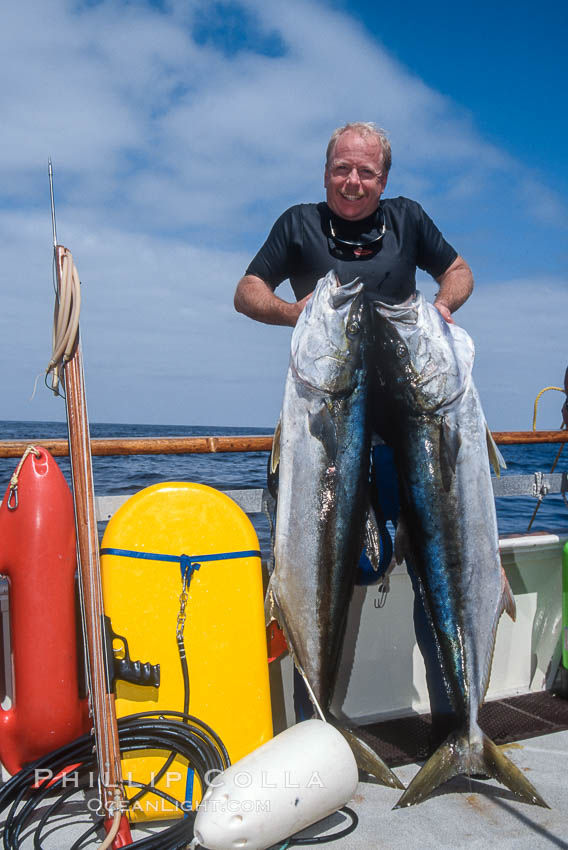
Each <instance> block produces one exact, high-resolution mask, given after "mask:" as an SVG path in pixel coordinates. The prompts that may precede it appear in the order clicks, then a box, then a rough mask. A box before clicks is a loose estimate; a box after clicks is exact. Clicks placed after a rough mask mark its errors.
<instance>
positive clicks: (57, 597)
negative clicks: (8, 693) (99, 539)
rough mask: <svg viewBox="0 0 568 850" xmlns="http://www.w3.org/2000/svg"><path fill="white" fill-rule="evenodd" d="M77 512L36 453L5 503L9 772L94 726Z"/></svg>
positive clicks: (0, 555) (4, 716) (0, 548)
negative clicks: (81, 620)
mask: <svg viewBox="0 0 568 850" xmlns="http://www.w3.org/2000/svg"><path fill="white" fill-rule="evenodd" d="M76 558H77V556H76V546H75V517H74V511H73V498H72V496H71V491H70V489H69V486H68V484H67V482H66V481H65V478H64V477H63V474H62V472H61V470H60V469H59V467H58V466H57V464H56V462H55V461H54V459H53V458H52V456H51V455H50V454H49V452H48V451H47V450H46V449H42V448H38V449H32V450H30V452H29V454H27V456H24V459H23V461H22V462H21V464H20V467H19V468H18V470H17V484H14V483H12V484H10V486H9V487H8V489H7V490H6V494H5V496H4V500H3V502H2V505H1V507H0V573H2V574H3V575H5V576H7V577H8V578H9V581H10V632H11V646H12V661H13V704H12V707H11V708H9V709H7V710H3V709H0V761H1V762H2V764H4V766H5V767H6V769H7V770H8V771H9V772H10V773H16V772H17V771H18V770H19V769H20V768H21V767H22V765H23V764H25V763H26V762H30V761H32V760H33V759H36V758H39V757H40V756H43V755H46V754H47V753H49V752H51V751H52V750H55V749H57V748H58V747H61V746H63V745H64V744H67V743H69V742H70V741H72V740H73V739H74V738H76V737H78V736H79V735H82V734H84V733H85V732H87V731H88V730H89V728H90V723H89V717H88V707H87V701H86V699H80V697H79V680H78V650H77V618H76V604H75V571H76Z"/></svg>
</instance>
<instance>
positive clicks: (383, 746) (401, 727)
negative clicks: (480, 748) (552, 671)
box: [359, 691, 568, 767]
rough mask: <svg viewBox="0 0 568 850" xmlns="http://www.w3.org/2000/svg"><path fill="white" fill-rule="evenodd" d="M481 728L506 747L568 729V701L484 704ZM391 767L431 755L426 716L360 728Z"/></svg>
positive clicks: (545, 698) (520, 699) (531, 698)
mask: <svg viewBox="0 0 568 850" xmlns="http://www.w3.org/2000/svg"><path fill="white" fill-rule="evenodd" d="M479 722H480V726H481V728H482V729H483V731H484V732H485V734H486V735H488V736H489V737H490V738H491V740H492V741H494V742H495V743H496V744H508V743H510V742H511V741H520V740H522V739H524V738H534V737H535V736H537V735H546V734H547V733H549V732H561V731H563V730H564V729H568V699H564V698H562V697H560V696H554V695H553V694H552V693H551V692H550V691H540V692H538V693H533V694H523V695H521V696H517V697H510V698H509V699H503V700H494V701H492V702H488V703H486V704H485V705H484V706H483V707H482V709H481V711H480V715H479ZM359 731H360V732H361V733H362V734H361V737H363V738H364V739H365V740H367V741H368V743H369V744H371V745H372V746H373V747H374V748H376V750H377V752H378V753H379V754H380V755H381V756H382V758H383V759H384V760H385V762H386V763H387V764H388V765H389V766H390V767H396V766H398V765H402V764H410V763H411V762H415V761H423V760H424V759H426V758H427V757H428V755H429V754H430V753H431V751H432V747H431V741H430V737H431V736H430V732H431V718H430V715H429V714H421V715H418V714H417V715H414V716H411V717H402V718H398V719H396V720H387V721H384V722H383V723H375V724H372V725H369V726H363V727H359Z"/></svg>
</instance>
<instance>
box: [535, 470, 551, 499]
mask: <svg viewBox="0 0 568 850" xmlns="http://www.w3.org/2000/svg"><path fill="white" fill-rule="evenodd" d="M548 491H549V486H548V484H546V483H545V480H544V474H543V473H542V472H535V474H534V483H533V486H532V494H533V496H534V497H535V498H538V499H543V498H544V497H545V496H546V495H547V493H548Z"/></svg>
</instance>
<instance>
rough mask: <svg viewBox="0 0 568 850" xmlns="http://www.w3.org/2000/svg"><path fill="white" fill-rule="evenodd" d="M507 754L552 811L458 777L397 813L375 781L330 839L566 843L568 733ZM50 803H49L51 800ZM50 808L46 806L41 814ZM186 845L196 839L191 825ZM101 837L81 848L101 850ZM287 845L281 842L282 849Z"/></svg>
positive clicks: (320, 830) (71, 815)
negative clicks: (348, 829)
mask: <svg viewBox="0 0 568 850" xmlns="http://www.w3.org/2000/svg"><path fill="white" fill-rule="evenodd" d="M504 750H505V752H506V753H507V756H508V757H509V758H510V759H511V760H512V761H514V762H515V763H516V764H517V766H518V767H519V768H520V769H521V770H523V771H525V772H526V773H527V775H528V776H529V777H530V779H531V782H532V783H533V784H534V785H535V787H536V788H537V789H538V791H539V792H540V793H541V794H542V796H543V797H544V799H545V800H546V801H547V802H548V804H549V806H550V809H543V808H540V807H538V806H530V805H527V804H524V803H520V802H518V801H517V799H516V798H515V797H514V796H513V794H512V793H511V792H510V791H509V790H508V789H506V788H504V787H503V786H502V785H499V784H498V783H497V782H495V781H493V780H489V781H480V780H474V779H468V778H466V777H457V778H455V779H453V780H451V781H450V782H447V783H446V784H445V785H443V786H442V787H440V788H439V789H437V790H436V791H435V792H433V793H432V794H431V796H430V797H429V798H428V799H426V800H425V801H424V802H423V803H421V804H420V805H417V806H413V807H411V808H408V809H398V810H393V806H394V805H395V804H396V802H397V800H398V798H399V796H400V791H397V790H393V789H390V788H385V787H384V786H382V785H376V784H372V783H367V782H364V783H360V784H359V786H358V788H357V791H356V793H355V795H354V797H353V799H352V800H351V801H350V803H349V808H351V809H352V810H353V811H354V812H355V813H356V815H357V817H358V824H357V827H356V829H355V830H354V831H353V832H352V833H351V834H350V835H348V836H346V837H345V838H342V839H340V840H338V841H335V842H333V844H330V845H329V846H330V847H333V848H337V850H399V848H400V850H456V848H460V847H467V848H468V850H475V848H480V850H487V848H488V847H492V846H498V847H499V848H502V850H506V848H511V850H513V848H514V850H524V848H526V850H540V848H542V850H549V848H568V796H567V788H566V763H567V760H568V730H564V731H562V732H553V733H551V734H548V735H542V736H538V737H535V738H530V739H528V740H523V741H518V742H516V743H510V744H507V745H505V746H504ZM418 769H419V765H418V764H417V763H412V764H407V765H404V766H402V767H399V768H396V773H397V774H398V776H399V777H400V778H401V780H402V781H403V782H404V784H405V785H407V784H408V783H409V782H410V780H411V779H412V777H413V776H414V775H415V774H416V772H417V771H418ZM46 806H47V804H46ZM44 811H45V807H44V808H42V809H40V810H39V811H38V813H37V817H38V818H39V817H41V814H43V813H44ZM90 823H91V820H90V816H89V814H88V812H87V811H86V809H85V801H84V799H82V797H80V796H79V795H78V796H77V797H76V798H74V799H72V800H70V801H69V803H68V807H67V814H66V818H65V821H60V822H59V823H58V826H59V825H60V826H61V828H57V829H56V830H55V831H51V830H49V829H48V830H46V832H45V838H44V840H43V842H42V847H43V848H45V850H62V848H64V847H71V845H72V844H73V842H74V841H75V840H77V838H78V837H79V836H80V835H81V834H82V833H83V832H84V831H85V830H86V829H87V828H88V826H89V824H90ZM347 824H348V821H347V819H346V818H344V816H343V814H342V813H337V814H334V815H331V816H330V817H329V818H326V820H325V821H321V822H320V823H319V824H315V825H314V826H312V827H310V828H309V829H307V830H305V831H304V832H303V833H301V837H303V838H304V839H308V842H309V843H307V844H303V846H304V847H308V848H312V850H316V848H320V850H321V847H322V846H323V847H325V846H328V845H327V844H325V845H322V844H317V843H312V842H310V841H309V839H310V838H311V837H313V838H314V839H316V838H317V837H319V836H323V835H325V834H329V835H331V834H332V833H333V832H337V831H338V830H341V829H342V828H344V827H345V826H346V825H347ZM156 828H157V827H146V828H143V829H140V828H139V829H137V830H136V832H135V833H134V836H135V839H140V838H143V837H147V836H148V835H149V834H151V833H152V831H153V830H154V829H156ZM188 832H189V834H188V843H189V841H190V840H191V839H192V837H193V833H192V832H191V830H190V829H189V830H188ZM22 839H23V840H22V843H21V845H20V847H21V848H22V850H32V849H33V829H31V830H30V829H28V830H26V832H25V833H24V835H23V836H22ZM101 840H102V839H101V837H99V838H98V839H97V840H89V841H87V842H86V843H85V844H83V845H82V847H83V848H84V850H95V848H97V847H99V846H100V842H101ZM284 846H285V842H282V844H279V845H276V846H275V847H274V848H273V850H280V848H283V847H284Z"/></svg>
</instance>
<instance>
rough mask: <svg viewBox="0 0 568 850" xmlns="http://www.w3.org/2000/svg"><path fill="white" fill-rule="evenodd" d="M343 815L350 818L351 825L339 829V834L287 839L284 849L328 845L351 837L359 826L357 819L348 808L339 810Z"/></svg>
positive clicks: (344, 807)
mask: <svg viewBox="0 0 568 850" xmlns="http://www.w3.org/2000/svg"><path fill="white" fill-rule="evenodd" d="M339 811H340V812H342V813H343V814H346V815H348V816H349V817H350V818H351V823H350V824H348V825H347V826H346V827H345V829H341V830H340V831H339V832H332V834H331V835H319V836H318V835H316V836H312V837H311V838H294V837H293V836H292V838H290V839H289V841H288V844H287V845H285V846H286V847H303V846H306V845H312V844H330V843H331V842H332V841H339V840H340V839H341V838H346V837H347V836H348V835H351V833H352V832H355V830H356V829H357V826H358V824H359V818H358V817H357V815H356V814H355V812H354V811H353V809H350V808H349V807H348V806H343V808H342V809H339Z"/></svg>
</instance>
